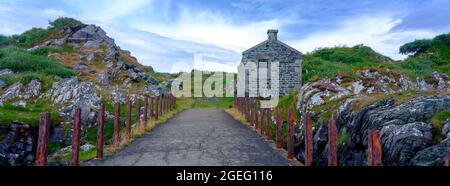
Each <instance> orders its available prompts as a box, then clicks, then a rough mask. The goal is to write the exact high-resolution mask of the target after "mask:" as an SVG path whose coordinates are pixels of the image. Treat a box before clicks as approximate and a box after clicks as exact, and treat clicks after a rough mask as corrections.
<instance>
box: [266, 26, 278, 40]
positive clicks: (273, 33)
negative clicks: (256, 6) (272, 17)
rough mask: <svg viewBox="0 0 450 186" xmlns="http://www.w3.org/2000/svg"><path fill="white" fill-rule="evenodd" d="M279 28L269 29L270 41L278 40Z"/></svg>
mask: <svg viewBox="0 0 450 186" xmlns="http://www.w3.org/2000/svg"><path fill="white" fill-rule="evenodd" d="M277 34H278V30H277V29H269V30H267V35H268V36H269V41H276V40H277Z"/></svg>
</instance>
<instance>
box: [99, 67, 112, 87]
mask: <svg viewBox="0 0 450 186" xmlns="http://www.w3.org/2000/svg"><path fill="white" fill-rule="evenodd" d="M109 78H110V76H109V73H108V71H106V70H105V71H103V72H100V73H99V74H98V81H99V83H100V84H103V85H107V84H108V83H109V82H110V80H109Z"/></svg>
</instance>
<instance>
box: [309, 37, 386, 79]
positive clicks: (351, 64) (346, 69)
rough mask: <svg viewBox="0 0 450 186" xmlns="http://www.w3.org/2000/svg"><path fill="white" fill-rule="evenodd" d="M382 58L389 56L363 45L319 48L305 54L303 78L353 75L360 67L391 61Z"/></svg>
mask: <svg viewBox="0 0 450 186" xmlns="http://www.w3.org/2000/svg"><path fill="white" fill-rule="evenodd" d="M382 59H387V58H385V57H383V56H381V55H380V54H378V53H376V52H375V51H373V50H372V49H371V48H370V47H367V46H363V45H357V46H354V47H334V48H322V49H318V50H315V51H313V52H312V53H309V54H307V55H305V56H304V58H303V68H302V70H303V72H302V75H303V76H302V80H303V81H304V82H308V81H314V80H317V79H321V78H332V77H335V76H336V75H339V74H348V75H351V74H352V73H353V72H354V71H356V70H359V69H364V68H371V67H379V66H381V65H383V64H384V63H391V62H390V60H382Z"/></svg>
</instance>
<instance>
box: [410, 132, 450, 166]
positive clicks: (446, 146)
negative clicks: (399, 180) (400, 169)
mask: <svg viewBox="0 0 450 186" xmlns="http://www.w3.org/2000/svg"><path fill="white" fill-rule="evenodd" d="M448 153H450V138H447V139H446V140H443V141H441V143H439V144H438V145H434V146H431V147H428V148H426V149H423V150H422V151H419V152H418V153H417V154H416V155H415V156H414V158H413V159H412V160H411V165H413V166H443V165H444V157H445V156H446V155H447V154H448Z"/></svg>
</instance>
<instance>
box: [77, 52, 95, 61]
mask: <svg viewBox="0 0 450 186" xmlns="http://www.w3.org/2000/svg"><path fill="white" fill-rule="evenodd" d="M80 60H81V61H88V62H92V61H93V60H94V54H93V53H89V54H86V55H84V56H81V58H80Z"/></svg>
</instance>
